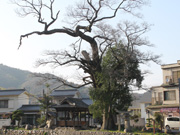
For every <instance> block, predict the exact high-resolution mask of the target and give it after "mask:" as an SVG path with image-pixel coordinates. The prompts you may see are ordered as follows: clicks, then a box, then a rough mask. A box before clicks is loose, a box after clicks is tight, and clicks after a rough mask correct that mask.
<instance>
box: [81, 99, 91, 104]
mask: <svg viewBox="0 0 180 135" xmlns="http://www.w3.org/2000/svg"><path fill="white" fill-rule="evenodd" d="M82 101H83V102H84V103H86V104H87V105H92V104H93V101H92V100H91V99H90V98H83V99H82Z"/></svg>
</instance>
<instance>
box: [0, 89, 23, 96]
mask: <svg viewBox="0 0 180 135" xmlns="http://www.w3.org/2000/svg"><path fill="white" fill-rule="evenodd" d="M25 91H26V90H25V89H10V90H0V96H17V95H20V94H21V93H23V92H25Z"/></svg>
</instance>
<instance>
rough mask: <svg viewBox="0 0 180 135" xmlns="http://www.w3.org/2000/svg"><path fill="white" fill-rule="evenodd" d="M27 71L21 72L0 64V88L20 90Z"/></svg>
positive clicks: (27, 73) (26, 76) (28, 73)
mask: <svg viewBox="0 0 180 135" xmlns="http://www.w3.org/2000/svg"><path fill="white" fill-rule="evenodd" d="M29 75H30V72H29V71H23V70H20V69H16V68H11V67H8V66H5V65H3V64H0V87H3V88H20V87H21V85H22V83H24V82H25V81H27V78H28V76H29Z"/></svg>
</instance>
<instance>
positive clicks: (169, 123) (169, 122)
mask: <svg viewBox="0 0 180 135" xmlns="http://www.w3.org/2000/svg"><path fill="white" fill-rule="evenodd" d="M164 125H165V128H166V129H171V128H173V129H175V128H176V129H177V128H178V129H179V127H180V121H179V117H166V118H165V123H164Z"/></svg>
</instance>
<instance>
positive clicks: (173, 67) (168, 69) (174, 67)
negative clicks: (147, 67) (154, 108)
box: [161, 63, 180, 84]
mask: <svg viewBox="0 0 180 135" xmlns="http://www.w3.org/2000/svg"><path fill="white" fill-rule="evenodd" d="M161 67H162V71H163V84H169V83H172V82H173V71H180V65H179V64H177V63H176V64H170V65H164V66H161ZM167 77H169V78H170V79H171V81H172V82H168V80H167Z"/></svg>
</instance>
